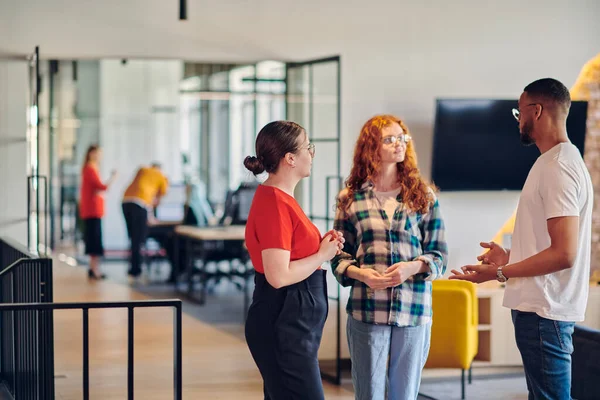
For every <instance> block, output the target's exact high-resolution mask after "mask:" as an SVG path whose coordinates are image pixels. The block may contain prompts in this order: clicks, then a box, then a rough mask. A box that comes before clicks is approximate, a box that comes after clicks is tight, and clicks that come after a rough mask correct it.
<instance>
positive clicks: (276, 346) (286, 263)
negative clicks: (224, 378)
mask: <svg viewBox="0 0 600 400" xmlns="http://www.w3.org/2000/svg"><path fill="white" fill-rule="evenodd" d="M314 152H315V147H314V145H313V144H311V143H310V142H309V140H308V136H307V135H306V132H305V131H304V129H303V128H302V127H301V126H300V125H298V124H296V123H293V122H288V121H275V122H271V123H269V124H267V125H266V126H265V127H264V128H263V129H262V130H261V131H260V132H259V133H258V136H257V137H256V155H257V157H246V160H244V165H245V166H246V168H247V169H249V170H250V171H252V172H253V173H254V174H255V175H257V174H260V173H263V172H264V171H266V172H267V173H269V177H268V179H267V180H266V181H265V182H264V183H263V184H262V185H259V187H258V188H257V190H256V193H255V195H254V199H253V200H252V206H251V207H250V213H249V215H248V222H247V224H246V245H247V247H248V252H249V253H250V258H251V260H252V263H253V265H254V268H255V269H256V275H255V283H256V287H255V289H254V296H253V300H252V305H251V306H250V309H249V310H248V318H247V320H246V341H247V342H248V347H249V348H250V352H251V353H252V357H253V358H254V361H255V362H256V365H257V366H258V369H259V370H260V373H261V375H262V377H263V380H264V391H265V399H270V400H277V399H311V400H318V399H323V398H324V395H323V384H322V382H321V375H320V371H319V364H318V360H317V352H318V350H319V345H320V343H321V335H322V333H323V326H324V325H325V319H326V318H327V311H328V302H327V285H326V281H325V271H324V270H322V269H321V268H320V267H321V264H323V263H324V262H326V261H328V260H330V259H331V258H333V256H335V255H336V253H337V252H338V251H339V250H340V249H341V248H342V247H343V241H344V240H343V238H342V237H341V236H340V234H339V233H338V232H335V231H330V232H328V233H327V234H326V235H325V238H321V234H320V232H319V229H318V228H317V227H316V226H315V225H314V224H313V223H312V222H311V221H310V220H309V219H308V217H307V216H306V215H305V214H304V212H303V211H302V208H301V207H300V205H299V204H298V203H297V202H296V200H295V199H294V189H295V187H296V185H297V184H298V182H299V181H300V180H301V179H302V178H306V177H308V176H309V175H310V168H311V165H312V159H313V156H314Z"/></svg>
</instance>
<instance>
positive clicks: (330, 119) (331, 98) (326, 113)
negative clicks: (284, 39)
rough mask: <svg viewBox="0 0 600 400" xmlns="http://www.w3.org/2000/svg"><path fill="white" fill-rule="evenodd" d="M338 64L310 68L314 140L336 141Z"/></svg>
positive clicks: (318, 65)
mask: <svg viewBox="0 0 600 400" xmlns="http://www.w3.org/2000/svg"><path fill="white" fill-rule="evenodd" d="M337 75H338V63H337V61H332V62H328V63H322V64H315V65H313V66H312V90H313V96H312V97H313V107H312V113H313V115H312V122H313V124H312V131H311V137H312V138H314V139H336V138H337V134H338V123H339V118H338V101H339V99H338V78H337Z"/></svg>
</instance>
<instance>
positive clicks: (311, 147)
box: [307, 143, 315, 157]
mask: <svg viewBox="0 0 600 400" xmlns="http://www.w3.org/2000/svg"><path fill="white" fill-rule="evenodd" d="M307 149H308V154H310V156H311V157H314V156H315V144H314V143H310V144H309V145H308V147H307Z"/></svg>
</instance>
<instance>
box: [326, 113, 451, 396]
mask: <svg viewBox="0 0 600 400" xmlns="http://www.w3.org/2000/svg"><path fill="white" fill-rule="evenodd" d="M334 229H336V230H338V231H341V232H343V235H344V238H345V239H346V241H345V244H344V249H343V251H342V253H341V254H339V255H338V256H336V257H335V258H334V259H333V261H332V266H333V268H334V274H335V276H336V278H337V279H338V281H339V282H340V283H341V284H342V285H343V286H350V287H351V291H350V298H349V300H348V305H347V307H346V309H347V312H348V323H347V335H348V344H349V348H350V357H351V359H352V382H353V384H354V389H355V392H356V398H357V399H361V400H362V399H383V398H384V397H385V394H386V393H387V399H416V398H417V393H418V391H419V385H420V382H421V371H422V369H423V366H424V364H425V361H426V360H427V355H428V352H429V339H430V333H431V316H432V310H431V281H432V280H434V279H436V278H439V277H441V276H442V275H443V274H444V272H445V269H446V262H447V260H446V259H447V254H448V250H447V245H446V242H445V239H444V222H443V220H442V216H441V214H440V209H439V205H438V201H437V199H436V196H435V194H434V188H433V186H431V185H429V184H428V183H426V182H425V180H424V179H423V178H422V177H421V175H420V173H419V169H418V167H417V159H416V154H415V149H414V147H413V144H412V142H411V137H410V135H409V132H408V129H407V127H406V125H405V124H404V123H403V122H402V120H400V119H399V118H397V117H394V116H391V115H378V116H375V117H373V118H371V119H370V120H369V121H367V122H366V123H365V125H364V126H363V128H362V130H361V132H360V136H359V137H358V141H357V143H356V148H355V150H354V163H353V165H352V170H351V172H350V177H349V178H348V179H347V180H346V188H345V189H344V190H343V191H342V192H341V193H340V194H339V196H338V209H337V213H336V217H335V223H334Z"/></svg>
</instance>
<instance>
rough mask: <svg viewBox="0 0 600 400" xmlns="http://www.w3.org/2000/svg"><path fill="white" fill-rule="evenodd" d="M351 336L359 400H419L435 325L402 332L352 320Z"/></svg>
mask: <svg viewBox="0 0 600 400" xmlns="http://www.w3.org/2000/svg"><path fill="white" fill-rule="evenodd" d="M347 334H348V346H349V348H350V358H351V360H352V383H353V384H354V392H355V399H356V400H383V399H386V398H387V399H388V400H412V399H416V398H417V395H418V393H419V386H420V384H421V371H422V370H423V366H424V365H425V361H427V355H428V354H429V340H430V337H431V323H429V324H426V325H421V326H407V327H401V328H399V327H395V326H389V325H373V324H366V323H364V322H360V321H357V320H355V319H353V318H352V317H351V316H348V324H347ZM386 393H387V397H386Z"/></svg>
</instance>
